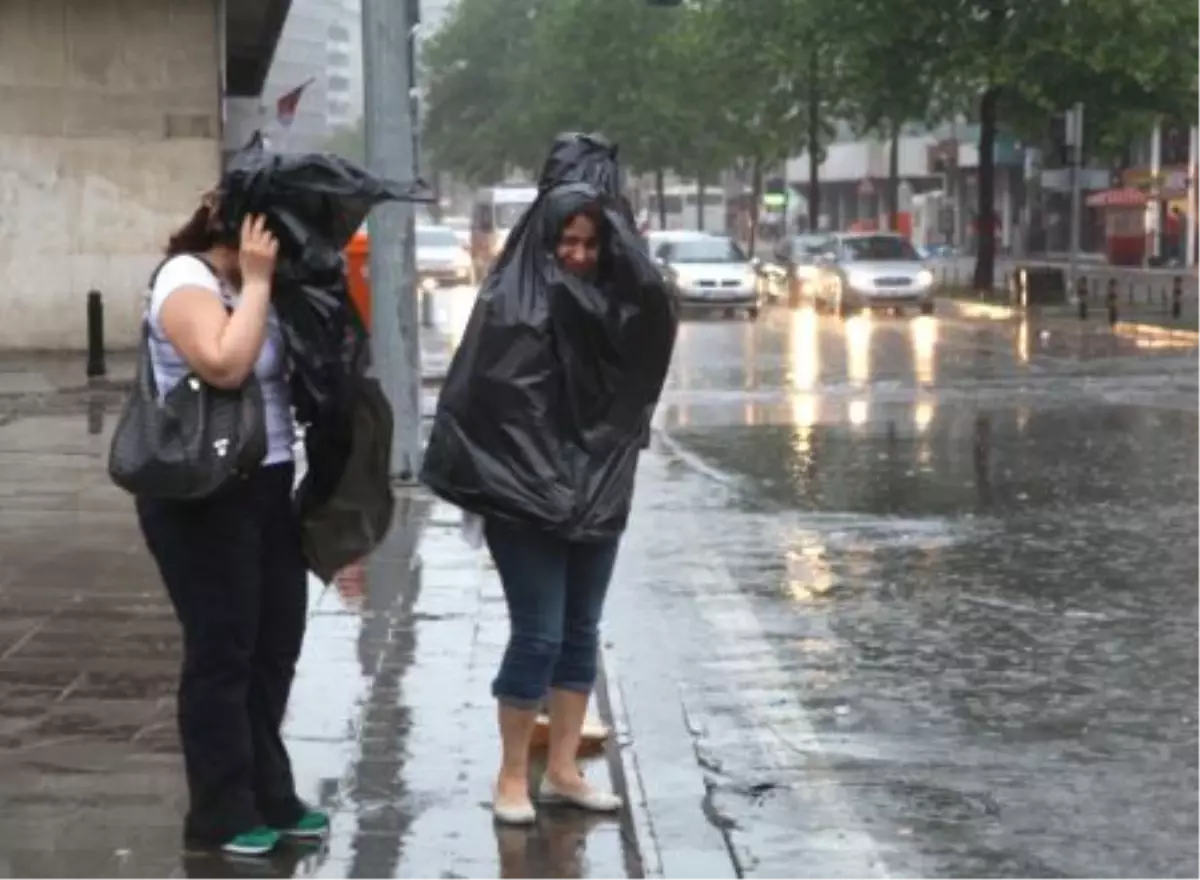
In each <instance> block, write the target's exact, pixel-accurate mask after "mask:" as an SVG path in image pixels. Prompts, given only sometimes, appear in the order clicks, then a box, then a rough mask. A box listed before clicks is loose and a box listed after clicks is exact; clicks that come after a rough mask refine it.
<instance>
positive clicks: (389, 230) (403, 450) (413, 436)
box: [362, 0, 421, 483]
mask: <svg viewBox="0 0 1200 880" xmlns="http://www.w3.org/2000/svg"><path fill="white" fill-rule="evenodd" d="M408 5H409V4H408V3H404V2H399V0H362V28H363V68H364V70H363V79H364V84H363V92H364V95H363V96H364V108H363V117H364V124H365V129H366V147H367V166H368V167H369V168H370V169H371V170H372V171H373V172H375V173H376V174H379V175H382V176H384V177H388V178H391V179H393V180H412V179H413V178H414V177H415V174H414V158H415V157H414V156H413V120H412V103H411V101H410V100H409V95H410V93H411V90H412V86H413V84H412V83H410V82H409V60H408V53H409V48H410V47H409V36H410V29H411V27H412V25H411V23H410V22H409V21H408ZM368 232H369V235H370V249H371V251H370V266H371V297H372V300H373V302H372V307H371V320H372V328H371V358H372V364H373V367H374V370H375V373H376V375H378V376H379V379H380V382H381V383H382V385H383V390H384V393H385V394H386V395H387V399H388V402H389V403H391V405H392V413H393V415H394V417H395V432H394V434H393V435H392V477H393V479H394V480H397V481H399V482H400V483H414V482H415V481H416V480H417V475H418V474H419V472H420V460H421V437H420V429H421V346H420V335H419V334H420V329H419V326H418V320H417V294H416V286H415V284H414V278H415V272H414V271H413V270H414V266H415V263H416V254H415V250H414V248H415V240H414V235H413V207H412V204H411V203H410V202H389V203H387V204H384V205H381V206H379V207H378V208H376V209H375V210H374V211H372V213H371V217H370V219H369V221H368Z"/></svg>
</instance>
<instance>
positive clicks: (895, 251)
mask: <svg viewBox="0 0 1200 880" xmlns="http://www.w3.org/2000/svg"><path fill="white" fill-rule="evenodd" d="M842 250H843V251H844V252H845V255H846V259H847V260H853V261H856V262H873V261H880V260H918V261H919V260H920V259H921V255H920V254H919V253H917V249H916V248H914V247H913V246H912V243H911V242H910V241H909V240H908V239H907V238H901V237H900V236H898V235H863V236H860V237H857V238H845V239H842Z"/></svg>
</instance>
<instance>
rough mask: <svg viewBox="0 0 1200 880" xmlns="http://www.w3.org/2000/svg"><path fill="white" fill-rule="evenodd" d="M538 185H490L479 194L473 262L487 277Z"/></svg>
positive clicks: (473, 223)
mask: <svg viewBox="0 0 1200 880" xmlns="http://www.w3.org/2000/svg"><path fill="white" fill-rule="evenodd" d="M537 194H538V191H537V187H536V186H520V185H515V186H509V185H501V186H489V187H484V188H483V189H481V190H479V191H478V192H477V193H476V194H475V204H474V207H472V209H471V261H472V262H473V263H474V265H475V277H476V278H483V276H484V275H485V274H486V273H487V271H488V269H489V268H490V267H491V265H492V261H493V260H494V259H496V257H497V256H498V255H499V253H500V249H501V248H503V247H504V242H505V241H506V240H507V239H508V234H509V233H510V232H512V229H513V226H515V225H516V223H517V220H519V219H520V218H521V215H522V214H524V213H525V211H526V210H527V209H528V208H529V206H530V205H532V204H533V202H534V199H536V198H537Z"/></svg>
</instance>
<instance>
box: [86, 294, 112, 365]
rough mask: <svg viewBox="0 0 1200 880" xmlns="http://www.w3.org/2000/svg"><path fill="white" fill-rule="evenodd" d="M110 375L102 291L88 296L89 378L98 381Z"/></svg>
mask: <svg viewBox="0 0 1200 880" xmlns="http://www.w3.org/2000/svg"><path fill="white" fill-rule="evenodd" d="M107 373H108V367H107V365H106V364H105V363H104V302H103V301H102V300H101V298H100V291H98V290H89V291H88V295H87V377H88V378H89V379H96V378H99V377H100V376H104V375H106V374H107Z"/></svg>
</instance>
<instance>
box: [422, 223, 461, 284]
mask: <svg viewBox="0 0 1200 880" xmlns="http://www.w3.org/2000/svg"><path fill="white" fill-rule="evenodd" d="M417 280H418V281H419V282H421V283H425V282H430V283H432V284H434V285H436V286H438V287H446V286H454V285H456V284H474V283H475V270H474V268H473V267H472V265H471V251H470V249H469V248H466V247H463V245H462V242H461V241H460V240H459V238H458V236H457V235H455V234H454V230H453V229H451V228H450V227H448V226H418V227H417Z"/></svg>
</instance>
